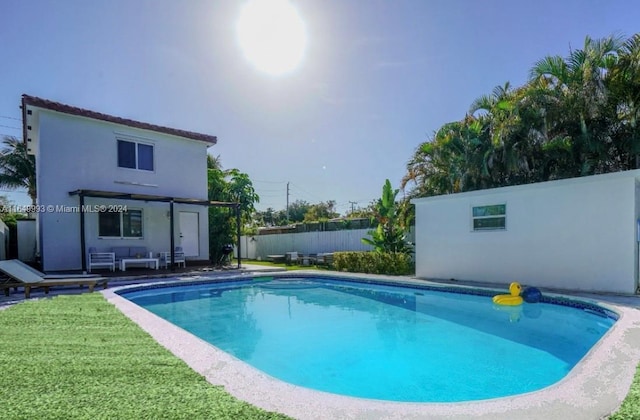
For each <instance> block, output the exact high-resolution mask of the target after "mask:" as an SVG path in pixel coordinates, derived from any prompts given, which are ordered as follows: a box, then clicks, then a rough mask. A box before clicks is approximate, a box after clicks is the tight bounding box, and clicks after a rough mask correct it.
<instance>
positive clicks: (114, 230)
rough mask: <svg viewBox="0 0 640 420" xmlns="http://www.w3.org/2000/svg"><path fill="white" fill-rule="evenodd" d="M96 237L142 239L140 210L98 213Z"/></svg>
mask: <svg viewBox="0 0 640 420" xmlns="http://www.w3.org/2000/svg"><path fill="white" fill-rule="evenodd" d="M98 236H100V237H102V238H142V210H127V211H121V212H108V211H107V212H100V213H98Z"/></svg>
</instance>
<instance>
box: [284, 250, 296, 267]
mask: <svg viewBox="0 0 640 420" xmlns="http://www.w3.org/2000/svg"><path fill="white" fill-rule="evenodd" d="M285 254H286V256H287V264H293V263H297V262H298V253H297V252H295V251H294V252H286V253H285Z"/></svg>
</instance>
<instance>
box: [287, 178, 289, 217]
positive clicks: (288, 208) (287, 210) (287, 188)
mask: <svg viewBox="0 0 640 420" xmlns="http://www.w3.org/2000/svg"><path fill="white" fill-rule="evenodd" d="M287 224H289V183H288V182H287Z"/></svg>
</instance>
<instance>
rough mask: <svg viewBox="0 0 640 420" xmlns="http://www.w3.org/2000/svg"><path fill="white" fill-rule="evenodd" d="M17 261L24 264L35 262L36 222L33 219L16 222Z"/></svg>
mask: <svg viewBox="0 0 640 420" xmlns="http://www.w3.org/2000/svg"><path fill="white" fill-rule="evenodd" d="M16 233H17V235H18V259H19V260H20V261H24V262H35V260H36V221H35V220H33V219H27V220H18V221H17V229H16Z"/></svg>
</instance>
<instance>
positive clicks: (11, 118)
mask: <svg viewBox="0 0 640 420" xmlns="http://www.w3.org/2000/svg"><path fill="white" fill-rule="evenodd" d="M0 118H6V119H7V120H14V121H22V118H15V117H7V116H6V115H0Z"/></svg>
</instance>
